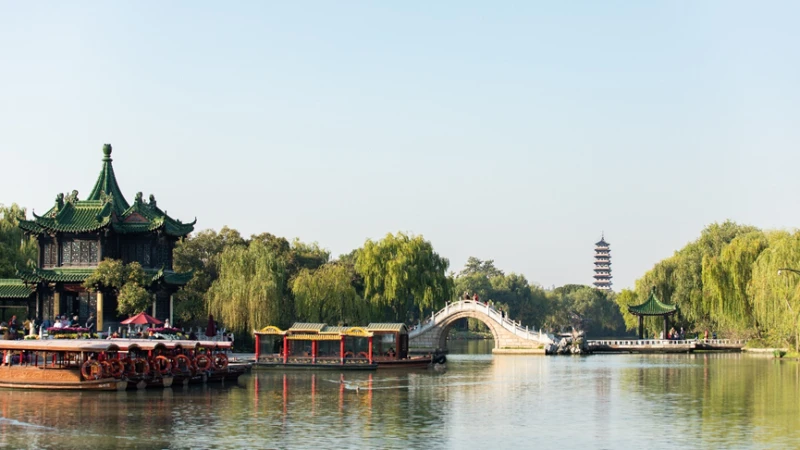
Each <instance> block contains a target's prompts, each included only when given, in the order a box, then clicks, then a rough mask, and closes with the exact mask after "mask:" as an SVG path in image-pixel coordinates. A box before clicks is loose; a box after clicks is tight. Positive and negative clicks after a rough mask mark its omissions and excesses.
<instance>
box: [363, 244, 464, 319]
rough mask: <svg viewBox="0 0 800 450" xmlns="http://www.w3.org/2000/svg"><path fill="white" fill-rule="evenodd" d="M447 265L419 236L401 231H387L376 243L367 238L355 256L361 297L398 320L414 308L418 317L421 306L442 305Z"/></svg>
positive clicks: (448, 291) (448, 294)
mask: <svg viewBox="0 0 800 450" xmlns="http://www.w3.org/2000/svg"><path fill="white" fill-rule="evenodd" d="M449 265H450V263H449V262H448V260H447V259H446V258H442V257H441V256H439V254H438V253H436V252H435V251H433V246H432V245H431V243H430V242H429V241H426V240H425V239H423V238H422V236H409V235H406V234H404V233H397V234H396V235H394V234H391V233H389V234H387V235H386V237H384V238H383V239H381V240H380V241H377V242H375V241H372V240H367V242H366V243H365V244H364V247H362V248H361V249H359V251H358V252H357V255H356V271H357V272H358V273H359V274H360V275H361V276H362V277H363V278H364V298H365V299H366V300H367V301H369V302H370V303H371V304H373V305H375V306H376V307H385V308H389V309H390V310H391V311H392V312H393V315H394V317H395V320H398V321H399V320H402V319H405V318H406V316H407V313H408V312H409V311H411V310H412V309H414V308H417V309H418V310H419V314H420V316H422V315H423V314H424V310H425V309H429V310H430V309H435V308H439V307H442V306H444V304H445V302H446V301H447V300H449V299H450V298H452V295H453V287H452V281H451V279H450V278H448V276H447V268H448V266H449Z"/></svg>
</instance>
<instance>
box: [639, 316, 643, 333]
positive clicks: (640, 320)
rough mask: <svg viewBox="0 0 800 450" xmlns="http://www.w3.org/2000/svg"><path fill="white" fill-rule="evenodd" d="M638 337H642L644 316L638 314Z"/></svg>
mask: <svg viewBox="0 0 800 450" xmlns="http://www.w3.org/2000/svg"><path fill="white" fill-rule="evenodd" d="M639 339H644V316H639Z"/></svg>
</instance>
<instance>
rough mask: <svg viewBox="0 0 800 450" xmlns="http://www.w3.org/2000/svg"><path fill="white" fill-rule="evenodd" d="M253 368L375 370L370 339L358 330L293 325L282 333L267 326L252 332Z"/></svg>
mask: <svg viewBox="0 0 800 450" xmlns="http://www.w3.org/2000/svg"><path fill="white" fill-rule="evenodd" d="M255 338H256V358H255V362H254V367H259V368H276V369H328V370H375V369H377V368H378V364H377V363H375V361H373V353H372V338H373V335H372V333H370V332H369V331H367V330H365V329H364V328H361V327H339V326H328V325H326V324H324V323H299V322H298V323H295V324H294V325H292V326H291V328H289V329H288V330H286V331H283V330H281V329H280V328H278V327H275V326H268V327H265V328H263V329H261V330H259V331H256V332H255Z"/></svg>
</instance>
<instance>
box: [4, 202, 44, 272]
mask: <svg viewBox="0 0 800 450" xmlns="http://www.w3.org/2000/svg"><path fill="white" fill-rule="evenodd" d="M24 218H25V209H24V208H21V207H19V206H18V205H17V204H16V203H14V204H12V205H11V206H8V207H6V206H3V205H1V204H0V278H11V277H13V276H14V275H15V273H16V268H15V267H20V268H22V267H27V266H31V265H36V259H37V254H38V249H39V247H38V245H37V244H36V239H34V238H26V237H25V234H24V233H23V232H22V230H21V229H20V228H19V221H20V219H24Z"/></svg>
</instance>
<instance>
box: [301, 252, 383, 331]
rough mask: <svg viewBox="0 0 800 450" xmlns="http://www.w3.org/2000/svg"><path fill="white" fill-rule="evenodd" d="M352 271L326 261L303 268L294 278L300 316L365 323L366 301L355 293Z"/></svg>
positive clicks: (331, 321)
mask: <svg viewBox="0 0 800 450" xmlns="http://www.w3.org/2000/svg"><path fill="white" fill-rule="evenodd" d="M351 281H352V276H351V274H350V271H349V270H348V268H347V267H346V266H344V265H343V264H337V263H327V264H325V265H323V266H322V267H320V268H318V269H316V270H310V269H302V270H301V271H300V273H298V274H297V276H295V278H294V280H293V281H292V292H293V293H294V306H295V312H296V314H297V317H298V320H302V321H307V322H321V323H339V324H340V325H345V324H348V325H357V324H364V323H363V322H364V321H366V320H368V317H367V316H368V314H367V308H366V303H365V302H364V300H363V299H362V298H361V297H360V296H359V295H358V293H356V290H355V288H354V287H353V285H352V283H351Z"/></svg>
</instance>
